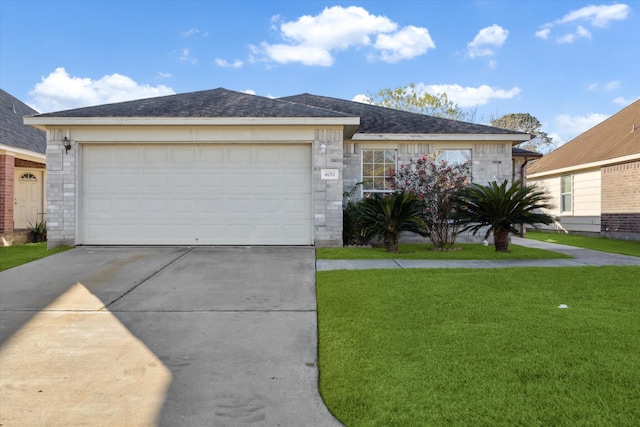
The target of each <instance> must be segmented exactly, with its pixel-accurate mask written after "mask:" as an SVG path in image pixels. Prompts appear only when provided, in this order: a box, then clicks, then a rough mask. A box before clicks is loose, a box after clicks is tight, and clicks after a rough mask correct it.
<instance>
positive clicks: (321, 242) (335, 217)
mask: <svg viewBox="0 0 640 427" xmlns="http://www.w3.org/2000/svg"><path fill="white" fill-rule="evenodd" d="M25 123H27V124H30V125H32V126H35V127H38V128H40V129H43V130H47V131H48V133H47V134H48V141H47V144H48V145H47V169H48V184H47V186H48V187H47V197H48V212H47V218H48V226H49V230H48V238H49V244H50V246H57V245H60V244H72V245H73V244H185V245H198V244H203V245H211V244H216V245H234V244H242V245H244V244H252V245H253V244H265V245H266V244H286V245H317V246H326V245H331V246H337V245H341V244H342V202H343V192H345V191H349V190H350V189H351V188H353V187H354V186H355V184H356V183H358V182H364V183H365V184H364V188H363V190H364V191H366V192H376V191H385V175H386V174H387V173H388V170H389V168H395V167H397V165H398V164H401V163H403V162H408V161H409V159H410V158H411V157H417V156H422V155H423V154H425V153H426V154H433V155H438V156H440V157H441V158H445V159H447V160H449V161H464V160H467V159H471V160H472V162H473V180H474V181H475V182H481V183H486V182H488V181H491V180H499V181H502V180H505V179H507V180H510V179H511V177H512V173H513V163H512V146H513V145H517V144H520V143H522V142H523V141H526V140H529V139H530V135H528V134H523V133H519V132H513V131H509V130H505V129H500V128H495V127H490V126H483V125H477V124H471V123H463V122H458V121H454V120H448V119H441V118H436V117H430V116H425V115H421V114H414V113H408V112H403V111H397V110H392V109H388V108H383V107H377V106H372V105H368V104H362V103H357V102H352V101H345V100H340V99H335V98H327V97H320V96H315V95H308V94H304V95H299V96H293V97H287V98H281V99H270V98H265V97H260V96H255V95H248V94H244V93H240V92H233V91H229V90H226V89H222V88H219V89H214V90H209V91H201V92H193V93H186V94H179V95H171V96H166V97H158V98H150V99H144V100H138V101H129V102H123V103H117V104H109V105H101V106H95V107H86V108H79V109H75V110H68V111H61V112H57V113H48V114H42V115H37V116H33V117H27V118H25ZM65 145H67V146H69V147H70V148H69V150H67V149H65V148H64V146H65Z"/></svg>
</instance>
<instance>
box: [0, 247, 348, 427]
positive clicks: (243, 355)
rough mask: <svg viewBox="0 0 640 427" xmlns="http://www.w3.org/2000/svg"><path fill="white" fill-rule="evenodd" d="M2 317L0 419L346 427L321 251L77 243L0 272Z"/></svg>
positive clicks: (46, 422) (37, 422) (24, 422)
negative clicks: (322, 298)
mask: <svg viewBox="0 0 640 427" xmlns="http://www.w3.org/2000/svg"><path fill="white" fill-rule="evenodd" d="M0 316H1V319H0V344H1V347H0V425H4V426H13V425H29V426H35V425H105V426H106V425H109V426H113V425H136V426H143V425H163V426H203V425H209V426H239V425H248V424H251V425H260V426H301V425H304V426H334V425H335V426H339V425H341V424H340V423H339V422H338V421H336V420H335V418H333V416H332V415H331V414H330V413H329V411H328V410H327V409H326V407H325V406H324V404H323V402H322V399H321V398H320V395H319V393H318V388H317V387H318V384H317V381H318V368H317V327H316V301H315V269H314V250H313V248H306V247H252V248H247V247H228V248H220V247H197V248H128V247H127V248H121V247H118V248H104V247H80V248H75V249H73V250H71V251H68V252H65V253H62V254H57V255H53V256H51V257H48V258H44V259H41V260H38V261H35V262H33V263H30V264H26V265H23V266H20V267H17V268H13V269H10V270H7V271H5V272H2V273H0Z"/></svg>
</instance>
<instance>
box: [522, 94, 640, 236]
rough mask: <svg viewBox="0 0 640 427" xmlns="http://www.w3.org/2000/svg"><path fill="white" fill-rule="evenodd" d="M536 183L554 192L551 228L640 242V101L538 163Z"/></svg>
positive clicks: (531, 174) (532, 174)
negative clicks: (553, 216) (554, 220)
mask: <svg viewBox="0 0 640 427" xmlns="http://www.w3.org/2000/svg"><path fill="white" fill-rule="evenodd" d="M528 179H529V182H530V183H535V184H537V185H539V186H541V187H542V188H544V189H545V190H547V191H548V192H549V194H550V195H551V196H552V199H553V204H554V205H555V209H553V210H551V211H550V213H551V214H553V215H555V216H557V217H558V221H557V222H556V223H555V224H554V225H552V226H548V227H546V228H548V229H550V230H562V231H566V232H571V233H577V234H587V235H589V234H591V235H601V236H603V237H610V238H620V239H632V240H640V101H636V102H634V103H633V104H631V105H629V106H628V107H626V108H624V109H622V110H621V111H619V112H618V113H616V114H614V115H613V116H611V117H609V118H608V119H607V120H605V121H603V122H602V123H600V124H598V125H596V126H594V127H593V128H591V129H589V130H588V131H586V132H584V133H583V134H581V135H579V136H577V137H576V138H574V139H572V140H571V141H569V142H567V143H566V144H565V145H563V146H561V147H559V148H558V149H556V150H555V151H553V152H552V153H550V154H548V155H547V156H544V157H543V158H542V159H540V160H538V161H536V162H535V163H533V164H532V165H531V167H530V168H529V170H528Z"/></svg>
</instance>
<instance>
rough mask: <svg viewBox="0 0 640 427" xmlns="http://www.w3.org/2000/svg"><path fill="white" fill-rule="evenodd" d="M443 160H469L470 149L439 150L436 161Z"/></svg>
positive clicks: (453, 161)
mask: <svg viewBox="0 0 640 427" xmlns="http://www.w3.org/2000/svg"><path fill="white" fill-rule="evenodd" d="M443 160H445V161H446V162H447V163H449V164H454V163H465V162H468V161H470V160H471V150H440V151H438V155H437V157H436V161H437V162H441V161H443Z"/></svg>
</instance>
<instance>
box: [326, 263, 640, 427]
mask: <svg viewBox="0 0 640 427" xmlns="http://www.w3.org/2000/svg"><path fill="white" fill-rule="evenodd" d="M639 276H640V267H636V266H631V267H567V268H521V269H500V270H471V269H459V270H445V269H438V270H402V271H398V270H367V271H327V272H319V273H318V275H317V293H318V319H319V367H320V391H321V393H322V396H323V398H324V400H325V402H326V404H327V406H328V407H329V409H330V410H331V412H332V413H333V414H334V415H336V416H337V418H338V419H340V420H341V421H342V422H343V423H344V424H345V425H346V426H348V427H357V426H403V427H404V426H443V425H474V426H513V425H555V426H574V425H583V426H589V425H591V426H596V425H597V426H600V425H615V426H631V425H637V423H638V420H640V286H639V285H638V277H639ZM560 304H567V305H568V306H569V308H568V309H560V308H558V306H559V305H560Z"/></svg>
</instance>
